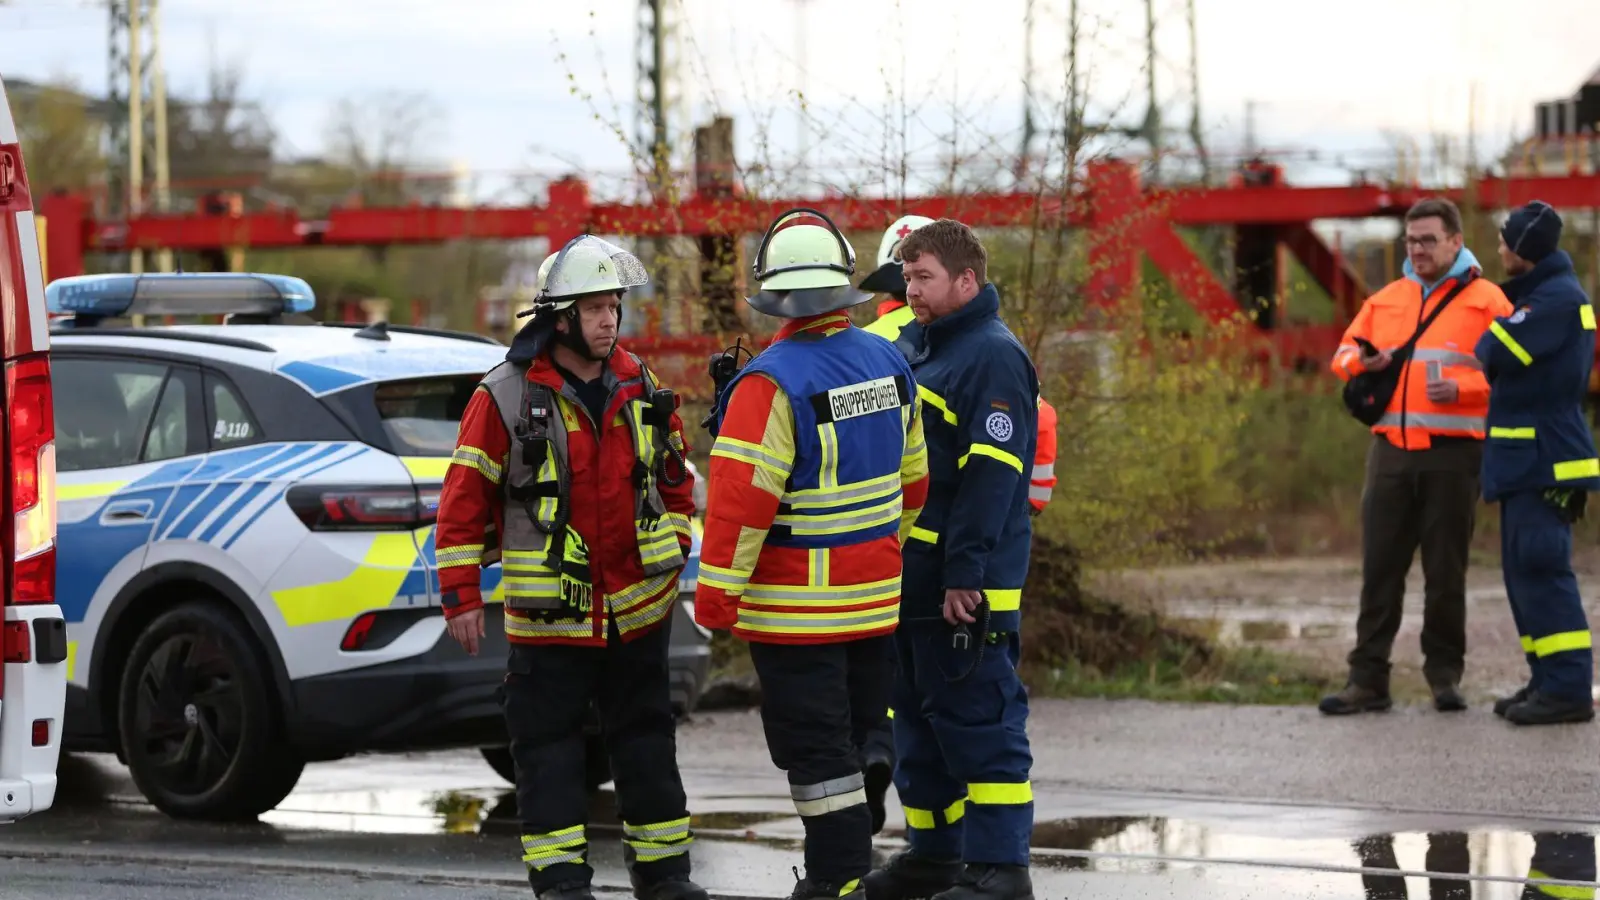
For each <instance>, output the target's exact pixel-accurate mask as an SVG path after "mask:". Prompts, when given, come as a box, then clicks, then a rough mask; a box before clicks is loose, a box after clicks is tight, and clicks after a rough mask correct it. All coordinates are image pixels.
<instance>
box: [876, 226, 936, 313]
mask: <svg viewBox="0 0 1600 900" xmlns="http://www.w3.org/2000/svg"><path fill="white" fill-rule="evenodd" d="M931 224H933V220H932V219H930V218H928V217H927V216H901V217H900V218H898V219H896V220H895V221H894V224H892V225H890V226H889V227H888V228H887V229H885V230H884V232H883V240H882V241H880V242H879V243H878V268H876V269H874V270H873V272H872V274H870V275H868V276H867V277H866V278H863V279H862V280H861V289H862V290H864V291H872V292H873V293H875V294H894V295H895V296H899V297H903V296H905V292H906V278H905V274H904V273H903V272H902V271H901V270H902V267H903V265H904V262H903V260H901V259H900V242H901V241H903V240H905V239H906V238H907V237H908V236H910V234H911V232H913V231H916V230H917V229H918V228H921V227H922V226H924V225H931Z"/></svg>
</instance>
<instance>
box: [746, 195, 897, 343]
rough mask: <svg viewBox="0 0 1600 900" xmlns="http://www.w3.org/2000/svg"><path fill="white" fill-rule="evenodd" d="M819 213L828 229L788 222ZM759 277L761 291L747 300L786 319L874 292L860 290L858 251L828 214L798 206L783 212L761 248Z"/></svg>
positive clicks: (818, 312) (849, 303)
mask: <svg viewBox="0 0 1600 900" xmlns="http://www.w3.org/2000/svg"><path fill="white" fill-rule="evenodd" d="M806 215H809V216H814V217H816V218H818V219H821V220H822V221H823V222H824V223H826V226H827V227H823V226H822V225H811V224H790V225H787V226H785V223H786V222H789V221H790V220H791V219H794V218H796V217H799V216H806ZM754 269H755V276H756V281H758V282H760V284H761V290H760V291H758V292H757V293H756V295H755V296H753V297H749V298H746V301H745V302H747V303H749V304H750V305H751V307H753V308H754V309H756V310H757V311H758V312H763V313H766V314H767V315H769V316H778V317H781V318H785V319H797V318H800V317H802V316H817V315H821V314H823V313H829V312H835V311H837V310H841V309H847V308H849V307H852V306H855V305H856V304H858V303H861V302H862V301H864V300H866V299H868V298H869V297H870V296H871V295H870V294H865V293H862V292H861V291H858V290H856V289H855V288H854V287H852V286H851V284H850V276H852V275H854V274H855V271H856V251H855V249H854V248H853V247H851V246H850V242H849V241H848V240H845V236H844V234H843V233H841V232H840V231H839V229H838V228H837V227H836V226H835V225H834V224H833V220H832V219H829V218H828V217H827V216H826V215H824V214H822V213H821V212H818V211H817V210H815V209H811V208H809V207H797V208H795V209H791V210H789V211H787V212H785V213H783V214H782V215H780V216H778V218H777V219H775V220H774V221H773V223H772V225H771V226H770V227H769V228H767V233H766V236H765V237H763V238H762V240H761V249H760V250H758V251H756V260H755V266H754Z"/></svg>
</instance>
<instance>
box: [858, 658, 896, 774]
mask: <svg viewBox="0 0 1600 900" xmlns="http://www.w3.org/2000/svg"><path fill="white" fill-rule="evenodd" d="M888 650H889V670H890V672H891V673H893V672H896V671H898V670H899V667H900V660H899V654H898V653H896V652H895V645H894V641H893V640H892V639H891V640H890V641H889V643H888ZM891 677H893V676H892V674H891ZM890 699H891V700H892V699H893V697H892V696H891V697H890ZM893 717H894V709H893V707H890V708H888V709H885V710H884V714H883V716H882V717H881V718H879V719H878V721H877V722H876V723H875V724H874V725H873V726H872V729H871V730H869V731H868V732H867V737H866V740H865V741H864V742H863V744H862V747H861V753H862V756H863V758H864V761H865V762H867V763H874V762H880V761H881V762H883V763H884V764H886V765H888V767H889V768H890V769H891V770H893V769H894V718H893Z"/></svg>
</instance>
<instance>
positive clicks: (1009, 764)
mask: <svg viewBox="0 0 1600 900" xmlns="http://www.w3.org/2000/svg"><path fill="white" fill-rule="evenodd" d="M900 255H901V257H902V258H903V260H904V272H905V279H906V299H907V300H908V301H909V302H910V305H911V309H912V310H913V314H914V315H915V316H916V321H915V322H914V323H912V324H910V325H907V326H906V327H905V329H904V330H903V331H902V332H901V334H900V337H899V339H898V340H897V341H896V345H897V346H898V347H899V348H900V349H901V350H902V352H904V353H906V354H908V356H907V358H908V360H909V361H910V363H911V369H912V372H913V373H914V375H915V376H916V379H917V393H918V396H919V397H920V399H921V402H922V412H923V414H924V419H925V421H924V428H925V429H926V434H927V444H928V470H929V487H928V503H927V506H926V508H924V509H923V511H922V513H921V515H920V516H919V517H918V519H917V522H916V524H915V525H914V526H913V527H912V528H911V531H910V537H909V540H908V541H907V542H906V547H905V588H904V601H903V606H902V610H901V618H900V628H899V630H898V631H896V633H895V648H896V653H897V655H898V657H899V661H900V665H899V671H898V674H897V676H896V679H895V687H894V693H893V706H894V709H895V710H896V715H895V717H894V744H895V749H896V751H897V752H898V753H899V756H900V759H899V761H898V763H897V765H896V766H895V773H894V783H895V788H896V790H897V792H898V793H899V795H900V802H901V805H902V806H903V807H904V809H905V814H906V824H907V829H906V831H907V839H908V842H909V843H910V845H911V846H910V849H909V850H908V851H906V852H903V853H899V854H896V855H895V856H894V857H893V858H892V859H890V861H889V863H888V865H887V866H886V867H885V868H882V869H878V870H875V871H873V872H872V873H871V874H869V875H868V876H867V878H866V883H867V893H868V896H869V897H870V898H871V900H900V898H913V897H927V896H929V895H933V896H935V897H936V898H937V900H1015V898H1029V900H1031V898H1032V896H1033V888H1032V881H1031V879H1030V877H1029V873H1028V842H1029V838H1030V837H1031V835H1032V831H1033V788H1032V785H1031V782H1030V781H1029V770H1030V769H1031V768H1032V763H1033V757H1032V753H1031V751H1030V749H1029V746H1028V736H1027V729H1026V726H1027V715H1028V697H1027V693H1026V691H1025V690H1024V688H1023V686H1022V682H1021V680H1020V679H1019V678H1018V677H1017V671H1016V666H1017V662H1018V655H1019V651H1020V647H1021V645H1020V643H1019V640H1018V630H1019V626H1020V625H1021V616H1020V609H1021V598H1022V583H1023V580H1024V578H1025V577H1026V575H1027V572H1028V554H1029V549H1030V544H1031V539H1032V532H1033V525H1032V516H1031V514H1030V506H1029V503H1028V478H1027V476H1026V472H1027V468H1026V467H1025V465H1024V462H1023V461H1024V460H1031V459H1033V458H1034V453H1035V450H1036V447H1035V444H1036V438H1035V432H1036V430H1037V427H1038V406H1037V397H1038V395H1039V384H1038V378H1037V376H1036V375H1035V373H1034V368H1033V363H1032V361H1031V360H1030V359H1029V358H1028V354H1027V351H1026V350H1025V349H1023V346H1022V344H1021V342H1019V341H1018V340H1017V339H1016V337H1015V336H1014V335H1013V334H1012V333H1011V331H1010V329H1008V328H1006V326H1005V323H1003V322H1002V321H1001V320H1000V298H999V295H998V293H997V292H996V291H995V287H994V285H992V284H990V283H988V280H987V277H986V275H987V269H988V263H987V255H986V253H985V252H984V248H983V245H982V244H981V243H980V242H979V241H978V238H977V236H976V235H974V234H973V233H972V231H971V230H970V229H969V228H967V227H966V226H965V225H963V224H961V223H960V222H956V221H953V220H950V219H940V220H939V221H937V222H934V223H933V224H931V225H925V226H923V227H921V228H918V229H916V230H915V231H914V232H913V233H912V234H911V235H910V236H908V237H907V238H906V239H905V241H904V242H903V243H902V244H901V245H900Z"/></svg>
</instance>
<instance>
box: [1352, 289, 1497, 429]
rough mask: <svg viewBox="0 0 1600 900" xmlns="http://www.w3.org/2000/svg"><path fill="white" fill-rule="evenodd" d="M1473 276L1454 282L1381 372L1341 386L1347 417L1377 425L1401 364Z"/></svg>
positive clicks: (1397, 383)
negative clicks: (1347, 410) (1348, 412)
mask: <svg viewBox="0 0 1600 900" xmlns="http://www.w3.org/2000/svg"><path fill="white" fill-rule="evenodd" d="M1476 278H1477V276H1475V275H1469V276H1467V277H1464V278H1462V279H1461V280H1460V281H1458V282H1456V286H1455V287H1453V288H1451V289H1450V293H1448V294H1445V295H1444V299H1443V300H1440V301H1439V305H1438V306H1435V307H1434V308H1433V312H1431V313H1428V317H1427V318H1426V319H1423V320H1422V321H1421V322H1419V323H1418V324H1417V330H1416V331H1414V332H1412V334H1411V338H1410V340H1408V341H1406V342H1405V343H1404V344H1402V345H1401V346H1400V347H1399V349H1397V350H1395V352H1394V355H1393V356H1392V357H1391V358H1390V361H1389V365H1388V366H1387V367H1386V368H1384V369H1383V371H1381V372H1362V373H1361V374H1360V375H1357V376H1355V377H1353V378H1351V379H1350V380H1349V381H1347V382H1345V384H1344V405H1345V408H1346V409H1349V410H1350V415H1352V416H1355V417H1356V418H1357V419H1358V420H1360V422H1361V423H1362V424H1363V425H1367V426H1372V425H1376V424H1378V420H1379V419H1381V418H1383V414H1384V411H1385V410H1387V409H1388V408H1389V400H1390V398H1392V397H1393V396H1394V391H1395V388H1397V387H1399V386H1400V373H1401V372H1403V371H1404V370H1405V363H1406V361H1407V360H1409V359H1410V358H1411V352H1412V350H1414V349H1415V348H1416V346H1417V341H1418V340H1419V339H1421V337H1422V335H1423V333H1424V332H1426V331H1427V330H1428V326H1430V325H1432V324H1433V320H1434V319H1437V318H1438V317H1439V314H1440V313H1442V312H1444V308H1445V307H1446V306H1449V305H1450V301H1451V300H1454V299H1455V298H1456V296H1457V295H1458V294H1460V293H1461V292H1462V291H1464V290H1466V289H1467V285H1469V284H1471V283H1472V282H1473V281H1474V280H1476Z"/></svg>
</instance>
